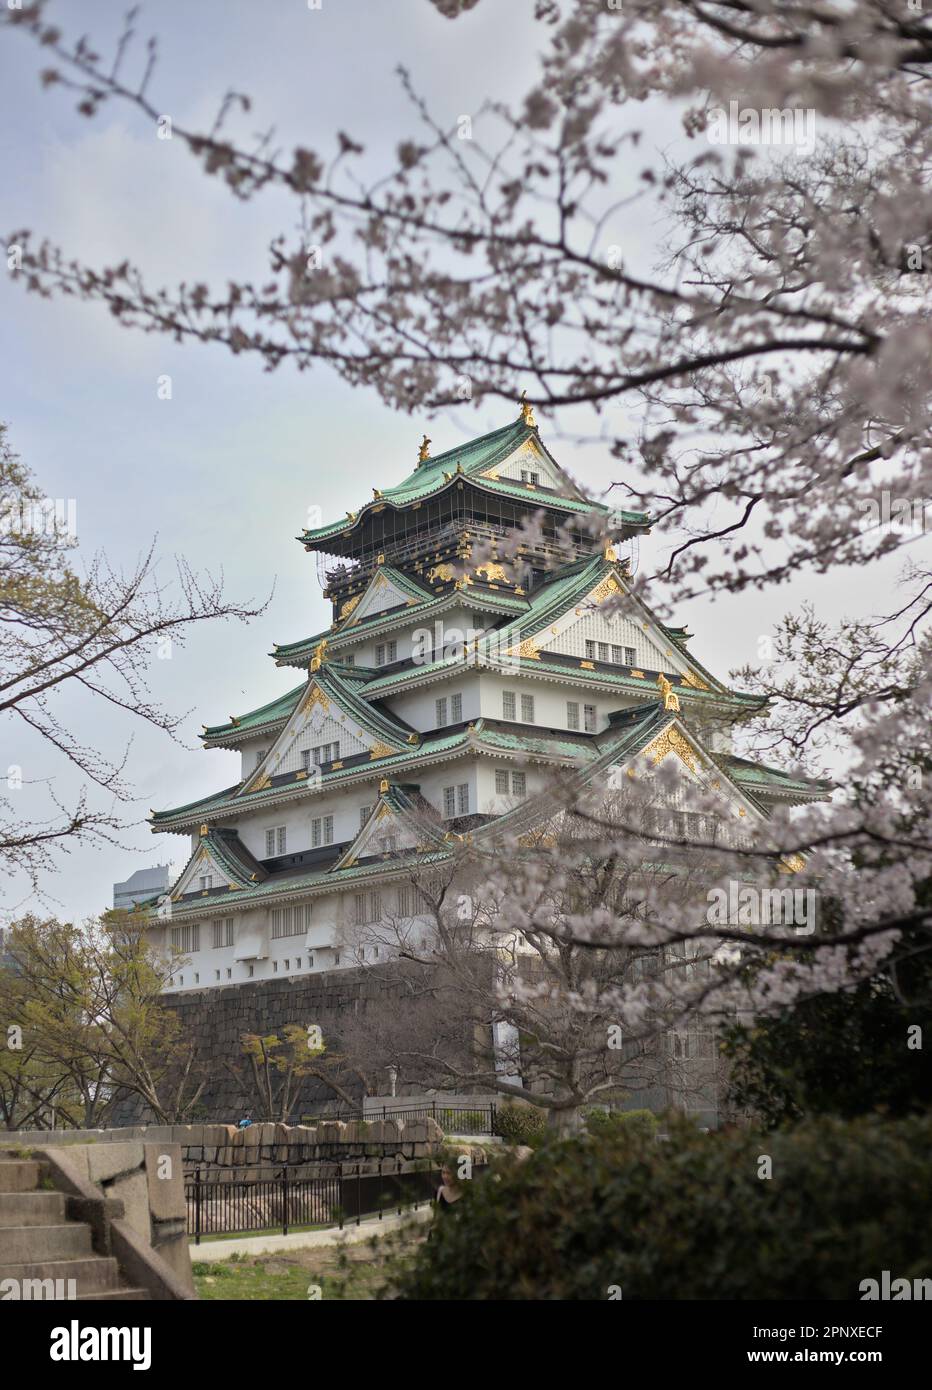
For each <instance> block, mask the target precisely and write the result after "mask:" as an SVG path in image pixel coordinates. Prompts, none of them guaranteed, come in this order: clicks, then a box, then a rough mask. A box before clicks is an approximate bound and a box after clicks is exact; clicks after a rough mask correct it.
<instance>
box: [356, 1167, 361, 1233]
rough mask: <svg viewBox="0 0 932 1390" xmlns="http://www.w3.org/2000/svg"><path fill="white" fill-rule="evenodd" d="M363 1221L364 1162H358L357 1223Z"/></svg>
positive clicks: (359, 1223)
mask: <svg viewBox="0 0 932 1390" xmlns="http://www.w3.org/2000/svg"><path fill="white" fill-rule="evenodd" d="M361 1223H362V1164H361V1163H358V1162H357V1164H356V1225H357V1226H359V1225H361Z"/></svg>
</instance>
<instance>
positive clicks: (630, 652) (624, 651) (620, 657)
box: [612, 643, 637, 666]
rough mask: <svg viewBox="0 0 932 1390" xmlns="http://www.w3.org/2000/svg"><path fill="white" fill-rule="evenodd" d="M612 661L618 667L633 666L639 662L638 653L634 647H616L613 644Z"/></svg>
mask: <svg viewBox="0 0 932 1390" xmlns="http://www.w3.org/2000/svg"><path fill="white" fill-rule="evenodd" d="M612 661H613V662H614V663H615V665H616V666H633V665H634V664H635V662H636V661H637V653H636V652H635V650H634V648H633V647H616V646H615V645H614V643H613V644H612Z"/></svg>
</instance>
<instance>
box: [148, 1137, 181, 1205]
mask: <svg viewBox="0 0 932 1390" xmlns="http://www.w3.org/2000/svg"><path fill="white" fill-rule="evenodd" d="M143 1148H144V1150H145V1163H146V1180H147V1183H148V1188H149V1212H150V1214H151V1216H152V1220H153V1222H159V1221H176V1220H183V1219H184V1216H185V1212H186V1207H185V1200H184V1164H183V1162H182V1159H181V1146H180V1145H179V1144H144V1145H143Z"/></svg>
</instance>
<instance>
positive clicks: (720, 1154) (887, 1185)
mask: <svg viewBox="0 0 932 1390" xmlns="http://www.w3.org/2000/svg"><path fill="white" fill-rule="evenodd" d="M762 1155H768V1156H769V1157H770V1158H771V1160H772V1172H773V1176H772V1177H771V1178H761V1177H759V1176H758V1173H759V1171H760V1165H759V1160H760V1158H761V1156H762ZM930 1192H932V1116H929V1115H924V1116H914V1117H910V1118H906V1119H901V1120H892V1121H891V1120H886V1121H885V1120H882V1119H879V1118H877V1117H861V1118H858V1119H854V1120H848V1121H845V1120H840V1119H822V1120H819V1121H807V1122H805V1123H802V1124H800V1125H797V1126H796V1127H794V1128H792V1129H786V1130H782V1131H776V1132H774V1133H772V1134H769V1135H767V1136H766V1137H765V1138H763V1139H762V1138H761V1137H760V1136H759V1135H755V1134H754V1133H753V1132H751V1131H749V1130H733V1131H729V1132H718V1133H715V1134H702V1133H700V1132H699V1131H697V1130H696V1129H695V1127H694V1126H693V1125H692V1124H690V1123H689V1122H687V1121H679V1120H677V1121H675V1122H673V1123H671V1125H670V1143H668V1144H657V1143H654V1142H653V1141H652V1140H649V1139H647V1138H646V1137H645V1136H644V1135H643V1134H642V1133H641V1134H639V1133H637V1132H636V1130H634V1131H632V1130H631V1128H630V1127H629V1126H626V1125H624V1124H622V1125H616V1126H614V1127H611V1128H608V1129H606V1130H605V1131H604V1132H603V1133H601V1134H594V1135H593V1134H590V1135H584V1136H582V1137H580V1138H576V1139H571V1140H564V1141H561V1142H558V1143H553V1144H548V1145H546V1146H545V1147H544V1148H542V1149H540V1150H539V1151H538V1152H536V1153H535V1154H533V1155H532V1156H531V1157H529V1158H527V1159H526V1160H525V1161H524V1162H520V1161H518V1160H516V1159H515V1158H514V1157H513V1156H510V1155H509V1156H506V1157H505V1158H504V1159H503V1160H502V1162H500V1163H498V1164H496V1165H494V1166H493V1168H492V1169H491V1171H490V1172H489V1173H488V1174H487V1175H485V1176H483V1177H481V1178H479V1179H477V1180H476V1181H474V1182H470V1183H467V1184H466V1192H465V1195H464V1196H463V1199H462V1203H461V1205H460V1210H459V1214H458V1219H457V1220H456V1221H447V1222H440V1223H438V1228H437V1229H436V1230H435V1231H434V1233H433V1237H432V1239H431V1240H430V1241H428V1242H427V1243H426V1244H425V1246H424V1247H423V1248H422V1249H421V1250H420V1251H419V1253H418V1257H417V1259H416V1261H415V1262H414V1263H413V1265H412V1266H411V1268H410V1269H409V1270H407V1271H406V1272H405V1273H404V1274H402V1276H401V1277H400V1279H399V1281H398V1285H397V1290H398V1295H399V1296H400V1297H402V1298H405V1299H466V1300H470V1299H506V1300H514V1299H607V1298H609V1297H610V1296H611V1295H610V1290H611V1288H612V1286H618V1287H620V1288H621V1290H622V1294H623V1298H624V1300H625V1301H626V1302H628V1301H630V1300H632V1299H635V1300H637V1299H689V1298H695V1299H702V1298H706V1299H799V1298H816V1299H857V1298H859V1296H860V1291H859V1284H860V1282H861V1280H863V1279H879V1278H880V1277H881V1271H882V1270H884V1269H887V1270H890V1271H891V1277H893V1278H907V1279H914V1278H925V1277H928V1275H929V1274H930V1272H932V1224H930V1222H929V1219H928V1217H929V1201H930V1198H929V1194H930Z"/></svg>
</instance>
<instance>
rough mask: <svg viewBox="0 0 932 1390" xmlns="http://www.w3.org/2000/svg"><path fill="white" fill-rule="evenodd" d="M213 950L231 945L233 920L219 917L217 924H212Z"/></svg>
mask: <svg viewBox="0 0 932 1390" xmlns="http://www.w3.org/2000/svg"><path fill="white" fill-rule="evenodd" d="M213 927H214V950H217V949H218V948H219V947H221V946H232V945H233V918H232V917H221V918H220V920H219V922H214V924H213Z"/></svg>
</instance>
